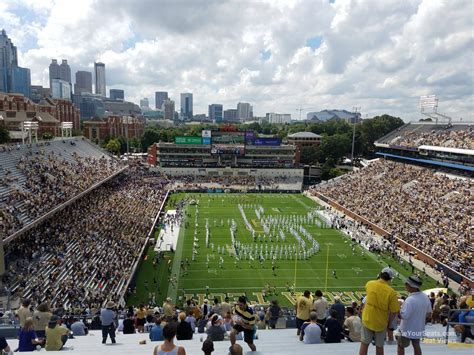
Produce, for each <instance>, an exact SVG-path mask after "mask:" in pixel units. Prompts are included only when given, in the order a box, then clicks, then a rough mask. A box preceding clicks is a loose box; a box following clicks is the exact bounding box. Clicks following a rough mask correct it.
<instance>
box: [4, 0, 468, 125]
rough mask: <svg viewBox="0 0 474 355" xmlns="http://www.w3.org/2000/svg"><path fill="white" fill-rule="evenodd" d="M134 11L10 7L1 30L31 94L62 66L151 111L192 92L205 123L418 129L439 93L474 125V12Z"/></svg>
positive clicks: (148, 5) (427, 7)
mask: <svg viewBox="0 0 474 355" xmlns="http://www.w3.org/2000/svg"><path fill="white" fill-rule="evenodd" d="M134 4H136V3H135V2H132V1H128V0H124V1H119V2H118V3H112V2H111V1H110V0H100V1H97V2H94V3H93V2H91V1H81V2H75V3H71V2H64V1H37V2H34V3H32V2H31V1H26V0H19V1H13V0H6V1H3V2H2V4H1V5H0V21H1V23H2V27H4V28H5V30H6V31H7V33H8V35H9V37H10V38H12V41H13V42H14V43H15V45H16V46H17V47H18V55H19V58H20V60H19V62H20V63H21V65H22V66H23V67H26V68H30V69H31V83H32V85H43V86H44V87H47V86H48V81H49V78H48V66H49V63H50V62H51V59H52V58H57V59H58V60H61V59H67V60H68V64H69V65H70V66H71V70H72V73H75V72H76V71H79V70H85V71H90V72H93V70H94V68H93V65H94V62H103V63H105V64H106V66H107V68H106V71H107V83H106V85H107V90H109V89H123V90H125V92H126V93H127V99H128V100H130V101H132V102H135V103H138V102H139V101H140V99H141V98H143V97H149V98H150V106H151V107H154V106H155V105H154V102H153V101H154V100H153V99H154V92H155V91H157V90H163V91H167V92H168V93H169V97H170V98H171V99H173V100H175V101H176V102H178V100H179V95H180V94H181V93H184V92H191V93H193V94H194V95H195V98H194V103H193V104H194V109H193V111H194V112H196V113H203V112H207V111H208V105H209V104H212V103H215V102H217V103H221V104H222V105H223V106H224V110H225V109H227V108H230V107H235V106H236V105H237V103H238V102H249V103H251V104H252V106H253V107H254V110H255V112H254V115H255V116H260V117H261V116H264V115H265V113H267V112H284V113H290V114H292V116H293V117H294V118H296V119H297V118H298V117H299V112H298V111H297V110H298V109H299V108H302V115H301V116H302V118H304V117H305V116H306V114H307V113H308V112H312V111H319V110H324V109H334V108H338V109H346V110H351V109H352V107H353V106H359V107H361V112H362V115H363V117H366V115H368V116H369V117H371V116H374V115H377V114H383V113H388V114H391V115H395V116H400V117H402V118H403V119H405V120H417V119H419V118H421V115H420V114H419V109H418V99H419V96H421V95H426V94H437V95H438V96H439V98H440V106H439V110H440V111H441V112H443V113H446V114H448V115H451V116H453V118H454V119H455V120H458V119H459V118H461V117H462V118H463V120H473V112H474V103H473V102H474V100H472V98H473V93H472V86H473V75H474V74H473V71H472V65H471V61H472V43H473V38H472V20H471V19H470V14H471V13H472V11H467V10H468V9H469V8H470V9H473V6H474V5H473V4H472V3H471V2H470V1H467V0H466V1H459V2H456V3H454V2H448V3H438V2H436V1H427V0H423V1H421V0H419V1H418V0H413V1H409V2H408V1H407V2H398V1H384V2H383V4H382V3H380V2H378V1H363V2H357V3H356V2H349V1H345V0H336V1H326V0H317V1H304V0H303V1H272V2H264V1H261V2H260V1H255V2H252V6H247V7H243V6H239V3H238V2H235V1H229V2H212V1H209V2H208V3H207V4H205V5H206V6H203V4H202V2H200V3H199V4H197V3H194V2H190V1H189V2H186V1H184V2H179V3H177V4H173V3H166V6H165V10H166V11H164V12H163V11H162V12H161V13H158V12H157V11H158V10H157V8H163V6H161V7H160V6H156V4H155V3H154V2H152V1H148V0H144V1H142V2H141V3H140V6H134ZM145 9H147V10H146V11H145ZM103 13H107V16H106V17H105V18H103ZM191 13H192V14H195V16H191V17H189V16H186V14H191ZM206 14H212V16H213V18H216V21H215V22H213V23H208V21H204V19H205V18H207V15H206ZM66 18H67V19H68V20H67V21H66V20H65V19H66ZM275 19H278V20H277V21H275ZM33 20H34V21H33ZM229 22H232V23H234V24H235V25H234V26H231V27H232V28H228V27H229V26H226V24H227V23H229ZM433 23H436V26H433ZM176 43H186V45H185V46H176ZM216 48H217V49H218V50H217V51H216ZM159 53H166V56H160V55H159ZM138 69H139V70H138Z"/></svg>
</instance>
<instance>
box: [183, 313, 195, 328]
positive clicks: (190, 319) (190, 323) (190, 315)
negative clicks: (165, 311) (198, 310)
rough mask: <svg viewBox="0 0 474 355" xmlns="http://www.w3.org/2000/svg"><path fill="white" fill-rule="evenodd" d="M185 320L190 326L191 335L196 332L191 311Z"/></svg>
mask: <svg viewBox="0 0 474 355" xmlns="http://www.w3.org/2000/svg"><path fill="white" fill-rule="evenodd" d="M185 320H186V322H188V323H189V325H190V326H191V329H192V330H193V333H195V332H196V317H194V311H193V310H192V309H191V310H190V311H189V312H188V316H187V317H186V319H185Z"/></svg>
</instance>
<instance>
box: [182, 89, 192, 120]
mask: <svg viewBox="0 0 474 355" xmlns="http://www.w3.org/2000/svg"><path fill="white" fill-rule="evenodd" d="M180 103H181V110H180V112H179V116H180V117H179V119H180V120H181V121H191V120H192V119H193V94H192V93H189V92H187V93H182V94H181V102H180Z"/></svg>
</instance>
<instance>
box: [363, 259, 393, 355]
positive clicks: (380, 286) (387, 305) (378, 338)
mask: <svg viewBox="0 0 474 355" xmlns="http://www.w3.org/2000/svg"><path fill="white" fill-rule="evenodd" d="M394 276H395V273H394V272H393V270H392V269H390V268H389V267H386V268H384V269H383V270H382V271H381V272H380V275H379V278H378V279H377V280H372V281H369V282H367V284H366V285H365V291H366V296H365V302H364V309H363V311H362V331H361V344H360V350H359V355H367V351H368V349H369V345H370V343H371V342H372V340H375V351H376V355H383V345H384V342H385V334H386V332H387V326H388V324H389V323H390V322H391V321H392V320H393V318H394V317H395V316H396V315H397V313H398V312H399V311H400V304H399V303H398V295H397V292H395V290H394V289H393V288H392V287H390V282H391V280H392V279H393V277H394Z"/></svg>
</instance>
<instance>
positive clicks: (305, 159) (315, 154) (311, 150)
mask: <svg viewBox="0 0 474 355" xmlns="http://www.w3.org/2000/svg"><path fill="white" fill-rule="evenodd" d="M320 159H321V149H320V147H318V146H313V147H303V148H302V149H301V159H300V160H301V163H302V164H316V163H318V162H319V160H320Z"/></svg>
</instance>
